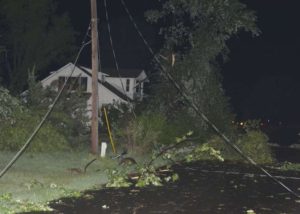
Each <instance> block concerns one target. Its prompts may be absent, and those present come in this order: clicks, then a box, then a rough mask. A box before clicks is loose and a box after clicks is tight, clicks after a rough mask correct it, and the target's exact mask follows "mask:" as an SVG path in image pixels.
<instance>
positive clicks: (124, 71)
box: [101, 68, 143, 78]
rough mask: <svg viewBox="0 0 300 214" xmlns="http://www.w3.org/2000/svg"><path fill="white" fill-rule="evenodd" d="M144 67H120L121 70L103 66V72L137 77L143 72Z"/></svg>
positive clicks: (112, 75)
mask: <svg viewBox="0 0 300 214" xmlns="http://www.w3.org/2000/svg"><path fill="white" fill-rule="evenodd" d="M142 71H143V70H142V69H119V72H118V70H117V69H115V68H103V69H102V70H101V72H103V73H105V74H108V75H109V76H110V77H128V78H136V77H138V76H139V75H140V73H141V72H142Z"/></svg>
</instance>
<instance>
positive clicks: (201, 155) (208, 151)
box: [185, 143, 224, 162]
mask: <svg viewBox="0 0 300 214" xmlns="http://www.w3.org/2000/svg"><path fill="white" fill-rule="evenodd" d="M185 159H186V161H187V162H192V161H197V160H203V159H208V160H219V161H224V158H223V157H222V155H221V152H220V151H219V150H216V149H214V148H213V147H212V146H211V145H209V144H208V143H204V144H200V145H198V146H196V148H195V149H194V150H193V151H192V152H191V153H190V154H188V155H187V156H186V158H185Z"/></svg>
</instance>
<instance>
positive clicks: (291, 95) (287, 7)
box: [223, 0, 300, 122]
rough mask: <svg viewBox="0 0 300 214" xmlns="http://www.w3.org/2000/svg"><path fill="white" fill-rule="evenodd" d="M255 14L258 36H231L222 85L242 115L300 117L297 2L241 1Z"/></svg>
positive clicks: (294, 0)
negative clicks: (259, 33)
mask: <svg viewBox="0 0 300 214" xmlns="http://www.w3.org/2000/svg"><path fill="white" fill-rule="evenodd" d="M243 2H245V3H246V4H247V5H248V7H249V8H251V9H253V10H255V11H256V12H257V17H258V26H259V28H260V30H261V31H262V33H261V35H260V36H259V37H257V38H252V37H251V35H249V34H246V33H242V34H240V35H239V36H237V37H235V38H233V39H231V40H230V41H229V42H228V45H229V47H230V49H231V54H230V61H229V62H228V63H227V64H226V65H225V66H223V68H224V70H223V76H224V85H225V89H226V92H227V94H228V95H229V96H230V97H231V100H232V103H233V107H234V109H235V111H236V112H237V113H238V115H239V116H240V117H244V118H249V117H253V118H254V117H260V118H270V119H276V120H284V121H293V122H295V121H299V119H300V113H299V112H300V111H299V109H300V99H299V98H300V84H299V83H300V82H299V81H300V67H299V62H300V25H299V21H300V13H299V5H300V4H299V3H298V1H297V0H285V1H281V0H272V1H270V0H244V1H243Z"/></svg>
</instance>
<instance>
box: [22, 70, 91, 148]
mask: <svg viewBox="0 0 300 214" xmlns="http://www.w3.org/2000/svg"><path fill="white" fill-rule="evenodd" d="M28 85H29V88H28V91H27V94H26V97H25V98H24V104H25V105H26V106H27V108H29V109H30V110H31V111H32V112H35V114H37V115H39V116H40V117H42V116H43V115H44V114H45V113H46V111H48V109H49V107H50V106H51V105H52V103H53V101H54V99H55V97H56V96H57V91H55V90H54V88H52V87H47V88H43V87H42V85H41V83H40V82H36V81H35V70H32V71H31V72H29V76H28ZM88 97H89V94H86V93H83V92H82V91H80V90H78V91H73V92H67V91H65V92H64V93H63V94H62V96H61V97H60V99H59V101H58V102H57V104H56V106H55V107H54V110H53V111H52V113H51V115H50V117H49V118H48V122H49V123H50V124H51V125H52V126H53V127H55V128H56V129H57V131H58V132H59V133H60V134H61V135H63V136H64V137H65V138H66V139H67V140H68V141H69V142H70V144H71V145H72V147H73V148H74V147H77V146H79V145H80V144H82V143H86V141H87V140H88V137H89V133H88V131H89V130H88V126H87V124H88V117H87V99H88Z"/></svg>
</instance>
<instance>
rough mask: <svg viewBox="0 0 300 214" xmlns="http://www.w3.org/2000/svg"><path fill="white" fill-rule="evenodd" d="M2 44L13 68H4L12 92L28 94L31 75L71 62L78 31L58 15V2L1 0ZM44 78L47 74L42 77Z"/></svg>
mask: <svg viewBox="0 0 300 214" xmlns="http://www.w3.org/2000/svg"><path fill="white" fill-rule="evenodd" d="M0 5H1V10H0V15H1V16H0V25H1V29H2V32H1V36H2V39H3V41H2V43H1V45H4V46H5V47H6V50H7V52H8V59H7V61H8V63H9V66H2V67H1V69H2V72H0V73H2V76H6V77H8V80H6V82H9V83H10V89H12V91H14V92H20V91H22V90H24V86H25V85H26V81H27V71H28V69H32V68H33V67H34V66H35V67H36V69H37V70H38V71H41V70H43V69H45V68H47V67H48V66H51V65H54V64H56V63H60V62H62V61H64V60H66V59H67V58H69V57H70V56H71V55H72V53H73V51H74V46H73V44H74V41H75V40H74V38H75V37H74V31H73V29H72V27H71V24H70V20H69V18H68V15H67V14H65V13H63V14H58V13H57V7H56V2H55V1H54V0H43V1H40V0H22V1H10V0H0ZM39 75H43V74H41V73H40V74H39Z"/></svg>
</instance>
